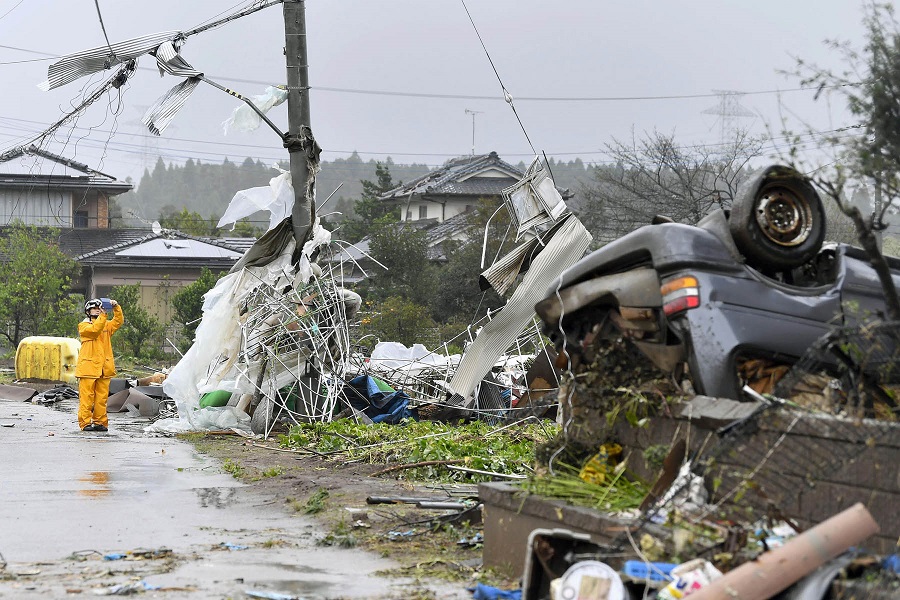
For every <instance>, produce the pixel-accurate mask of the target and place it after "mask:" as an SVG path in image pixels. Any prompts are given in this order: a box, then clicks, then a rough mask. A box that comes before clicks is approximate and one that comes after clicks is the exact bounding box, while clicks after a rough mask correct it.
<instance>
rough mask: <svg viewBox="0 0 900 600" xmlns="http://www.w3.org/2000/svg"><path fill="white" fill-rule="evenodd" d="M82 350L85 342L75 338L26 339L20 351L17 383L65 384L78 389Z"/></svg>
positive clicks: (40, 337) (37, 336) (17, 350)
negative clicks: (34, 380)
mask: <svg viewBox="0 0 900 600" xmlns="http://www.w3.org/2000/svg"><path fill="white" fill-rule="evenodd" d="M79 350H81V342H80V341H78V340H76V339H72V338H64V337H50V336H46V335H35V336H31V337H27V338H24V339H23V340H22V341H21V342H19V346H18V348H16V379H41V380H44V381H61V382H63V383H67V384H69V385H71V386H75V385H76V384H77V380H76V379H75V365H76V364H77V363H78V351H79Z"/></svg>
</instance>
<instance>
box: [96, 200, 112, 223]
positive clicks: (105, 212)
mask: <svg viewBox="0 0 900 600" xmlns="http://www.w3.org/2000/svg"><path fill="white" fill-rule="evenodd" d="M97 227H99V228H100V229H107V228H109V197H108V196H107V195H106V194H103V193H99V194H97Z"/></svg>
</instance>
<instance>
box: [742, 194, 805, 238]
mask: <svg viewBox="0 0 900 600" xmlns="http://www.w3.org/2000/svg"><path fill="white" fill-rule="evenodd" d="M756 222H757V224H758V225H759V228H760V229H761V230H762V232H763V235H765V236H766V238H768V239H769V240H771V241H772V242H774V243H776V244H778V245H779V246H799V245H800V244H802V243H803V242H805V241H806V240H807V239H808V238H809V235H810V232H811V231H812V210H811V208H810V206H809V203H808V202H806V201H804V200H803V199H802V198H801V197H800V196H799V195H798V194H796V193H795V192H793V191H792V190H789V189H787V188H783V187H778V188H772V189H769V190H767V191H766V192H765V193H764V194H763V195H761V196H760V198H759V201H758V203H757V205H756Z"/></svg>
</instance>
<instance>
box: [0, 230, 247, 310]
mask: <svg viewBox="0 0 900 600" xmlns="http://www.w3.org/2000/svg"><path fill="white" fill-rule="evenodd" d="M11 229H12V228H11V227H2V226H0V238H3V237H5V236H6V235H7V234H8V233H9V232H10V231H11ZM52 231H53V232H54V233H55V235H56V239H55V241H56V243H57V244H58V245H59V248H60V250H62V252H63V253H64V254H65V255H66V256H69V257H71V258H73V259H74V260H75V261H76V262H77V263H78V264H79V266H80V271H79V275H78V277H77V278H76V279H75V280H74V281H73V282H72V284H71V288H72V292H74V293H77V294H82V295H84V296H85V297H86V298H97V297H104V296H105V297H109V296H110V295H111V293H112V289H113V288H114V287H116V286H119V285H134V284H138V285H139V286H140V296H139V300H140V303H141V305H142V306H143V307H144V308H146V309H147V310H149V311H150V312H152V313H153V314H155V315H156V316H157V317H158V318H159V319H160V320H162V321H163V322H168V321H170V320H171V318H172V316H173V312H172V305H171V301H170V300H171V296H172V295H173V294H175V293H176V292H177V291H178V290H179V289H180V288H181V287H183V286H185V285H188V284H190V283H193V282H194V281H196V280H197V278H199V277H200V273H201V271H202V269H203V268H204V267H205V268H207V269H209V270H211V271H213V272H223V271H228V270H230V269H231V267H233V266H234V264H235V263H236V262H237V261H238V259H239V258H240V257H241V256H243V255H244V252H245V251H246V250H247V248H248V247H249V245H250V244H252V242H253V239H252V238H227V239H214V238H202V237H197V236H193V235H188V234H186V233H181V232H180V231H174V230H157V231H152V230H150V229H133V228H132V229H97V228H87V229H78V228H72V227H66V228H53V229H52Z"/></svg>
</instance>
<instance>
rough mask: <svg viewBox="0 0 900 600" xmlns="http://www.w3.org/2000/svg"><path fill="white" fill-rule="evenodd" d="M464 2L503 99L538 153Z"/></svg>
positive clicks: (530, 144) (464, 7)
mask: <svg viewBox="0 0 900 600" xmlns="http://www.w3.org/2000/svg"><path fill="white" fill-rule="evenodd" d="M459 1H460V2H462V5H463V9H465V11H466V15H468V17H469V22H471V23H472V28H473V29H474V30H475V35H477V36H478V41H479V42H480V43H481V48H482V50H484V55H485V56H487V59H488V62H489V63H491V68H492V69H493V70H494V75H496V76H497V81H498V82H499V83H500V89H502V90H503V99H504V100H506V103H507V104H509V107H510V108H511V109H512V111H513V114H514V115H516V120H517V121H518V122H519V127H521V128H522V133H524V134H525V139H526V140H527V141H528V145H529V146H530V147H531V152H532V153H533V154H537V150H535V149H534V144H532V143H531V138H529V137H528V132H527V131H525V124H524V123H522V119H521V118H519V113H518V111H516V105H515V104H513V98H512V95H511V94H510V93H509V90H507V89H506V86H505V85H503V80H502V79H501V78H500V73H499V72H497V67H496V66H495V65H494V61H493V59H491V54H490V52H488V49H487V46H485V45H484V40H483V39H481V33H479V32H478V27H476V26H475V20H474V19H473V18H472V14H471V13H470V12H469V7H468V6H466V0H459Z"/></svg>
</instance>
